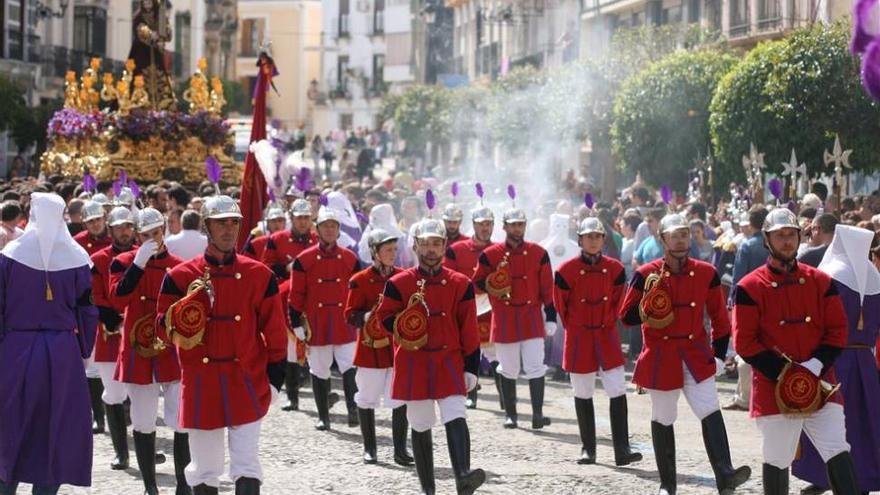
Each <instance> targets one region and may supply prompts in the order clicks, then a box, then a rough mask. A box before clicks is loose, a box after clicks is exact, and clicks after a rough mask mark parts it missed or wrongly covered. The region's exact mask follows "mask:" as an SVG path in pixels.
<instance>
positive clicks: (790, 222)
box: [761, 208, 801, 233]
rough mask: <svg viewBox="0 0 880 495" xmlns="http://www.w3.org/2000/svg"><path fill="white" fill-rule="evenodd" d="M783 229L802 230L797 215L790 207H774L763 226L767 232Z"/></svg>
mask: <svg viewBox="0 0 880 495" xmlns="http://www.w3.org/2000/svg"><path fill="white" fill-rule="evenodd" d="M782 229H797V230H798V231H800V230H801V226H800V225H799V224H798V221H797V217H796V216H795V215H794V213H792V212H791V210H789V209H788V208H774V209H773V210H772V211H770V213H768V214H767V218H765V219H764V225H763V227H762V228H761V230H763V231H764V232H765V233H768V232H774V231H777V230H782Z"/></svg>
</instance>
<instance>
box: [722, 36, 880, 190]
mask: <svg viewBox="0 0 880 495" xmlns="http://www.w3.org/2000/svg"><path fill="white" fill-rule="evenodd" d="M850 29H851V28H850V25H849V23H848V22H838V23H836V24H834V25H831V26H824V25H821V24H819V25H816V26H814V27H812V28H809V29H804V30H800V31H797V32H795V33H793V34H792V35H791V36H789V37H787V38H785V39H782V40H779V41H773V42H768V43H764V44H762V45H760V46H758V47H757V48H756V49H755V50H752V51H751V52H750V53H749V54H748V55H747V56H746V57H745V58H744V59H743V60H742V62H740V63H739V64H738V65H737V66H736V67H734V69H733V70H732V71H731V72H730V73H728V74H727V76H725V77H724V78H723V79H722V81H721V83H720V84H719V85H718V88H717V89H716V91H715V95H714V97H713V100H712V104H711V106H710V110H711V112H712V115H711V119H710V127H711V135H712V143H713V145H714V148H715V154H716V158H717V162H718V164H719V166H718V167H716V168H717V169H718V170H719V173H720V175H719V177H718V178H719V179H721V180H722V181H725V182H726V181H730V180H742V179H743V176H744V174H743V169H742V155H744V154H746V153H747V152H748V149H749V143H755V145H756V146H757V147H758V148H759V150H760V151H762V152H764V153H765V162H766V164H767V170H768V171H769V172H773V173H779V172H781V171H782V166H781V163H782V162H784V161H788V157H789V154H790V153H791V149H792V148H794V149H795V150H796V151H797V155H798V158H799V159H800V160H801V161H804V162H806V164H807V167H808V170H809V172H810V173H811V174H812V175H817V174H819V173H821V172H823V171H825V172H830V170H828V169H826V168H825V166H824V162H823V161H822V156H823V151H824V150H826V149H831V146H832V144H833V143H834V136H835V134H840V139H841V142H842V144H843V145H844V147H845V148H847V149H852V150H853V155H852V158H851V159H850V163H851V164H852V166H853V168H855V169H861V170H868V169H871V168H873V167H875V166H876V164H877V162H878V161H880V148H878V147H877V145H876V143H877V136H878V135H880V106H878V105H877V103H876V102H874V101H872V100H871V99H870V98H869V97H868V96H867V95H866V94H865V93H864V91H863V90H862V87H861V83H860V79H859V60H858V59H857V58H856V57H854V56H853V55H851V54H850V53H849V50H848V42H849V36H850ZM716 183H720V185H724V182H721V181H718V180H716Z"/></svg>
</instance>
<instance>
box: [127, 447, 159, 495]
mask: <svg viewBox="0 0 880 495" xmlns="http://www.w3.org/2000/svg"><path fill="white" fill-rule="evenodd" d="M132 435H133V436H134V453H135V456H136V457H137V463H138V469H139V470H140V472H141V479H143V480H144V494H145V495H159V488H158V487H157V486H156V432H155V431H154V432H153V433H141V432H139V431H135V432H133V433H132Z"/></svg>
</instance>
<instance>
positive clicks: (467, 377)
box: [464, 371, 477, 392]
mask: <svg viewBox="0 0 880 495" xmlns="http://www.w3.org/2000/svg"><path fill="white" fill-rule="evenodd" d="M464 388H466V389H467V391H468V392H470V391H471V390H473V389H475V388H477V375H475V374H473V373H468V372H467V371H465V372H464Z"/></svg>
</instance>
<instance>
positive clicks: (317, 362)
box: [308, 342, 357, 380]
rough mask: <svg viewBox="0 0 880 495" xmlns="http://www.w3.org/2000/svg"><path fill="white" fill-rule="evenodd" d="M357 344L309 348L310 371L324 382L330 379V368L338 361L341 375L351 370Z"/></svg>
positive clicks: (337, 364)
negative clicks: (334, 361)
mask: <svg viewBox="0 0 880 495" xmlns="http://www.w3.org/2000/svg"><path fill="white" fill-rule="evenodd" d="M356 345H357V343H356V342H351V343H350V344H343V345H322V346H309V353H308V356H309V370H310V371H311V373H312V374H313V375H315V376H317V377H318V378H320V379H322V380H326V379H328V378H330V366H331V365H333V360H334V359H336V366H338V367H339V372H340V373H345V372H346V371H348V370H349V369H351V363H352V361H354V349H355V346H356Z"/></svg>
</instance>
